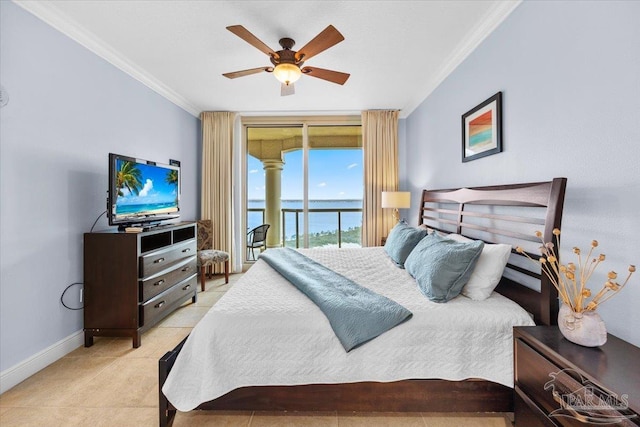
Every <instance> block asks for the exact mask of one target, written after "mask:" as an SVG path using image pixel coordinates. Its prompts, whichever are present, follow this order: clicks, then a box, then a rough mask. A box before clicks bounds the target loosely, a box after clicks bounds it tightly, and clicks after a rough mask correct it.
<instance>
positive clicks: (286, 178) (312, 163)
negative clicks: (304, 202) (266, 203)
mask: <svg viewBox="0 0 640 427" xmlns="http://www.w3.org/2000/svg"><path fill="white" fill-rule="evenodd" d="M284 161H285V165H284V169H283V171H282V199H284V200H291V199H299V200H301V199H302V195H303V193H302V191H303V189H302V182H303V181H302V178H303V176H302V172H303V171H302V150H296V151H292V152H289V153H286V154H285V157H284ZM247 172H248V182H247V196H248V198H249V199H258V200H260V199H264V185H265V183H264V169H263V167H262V163H261V162H260V160H258V159H256V158H255V157H252V156H247ZM362 173H363V171H362V150H361V149H354V150H348V149H340V150H310V151H309V199H311V200H335V199H362V188H363V184H362Z"/></svg>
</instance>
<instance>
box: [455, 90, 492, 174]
mask: <svg viewBox="0 0 640 427" xmlns="http://www.w3.org/2000/svg"><path fill="white" fill-rule="evenodd" d="M501 151H502V92H498V93H496V94H495V95H493V96H492V97H491V98H489V99H487V100H486V101H484V102H482V103H481V104H479V105H478V106H476V107H474V108H472V109H471V110H469V111H467V112H466V113H464V114H463V115H462V161H463V162H469V161H471V160H475V159H479V158H480V157H485V156H490V155H492V154H496V153H500V152H501Z"/></svg>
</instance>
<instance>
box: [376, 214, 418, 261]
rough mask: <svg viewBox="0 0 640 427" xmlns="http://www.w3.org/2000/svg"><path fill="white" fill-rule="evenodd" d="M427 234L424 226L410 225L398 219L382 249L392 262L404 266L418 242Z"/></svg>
mask: <svg viewBox="0 0 640 427" xmlns="http://www.w3.org/2000/svg"><path fill="white" fill-rule="evenodd" d="M426 235H427V230H425V229H424V228H416V227H411V226H410V225H408V224H407V223H406V222H404V221H400V222H398V223H397V224H396V226H395V227H393V228H392V229H391V231H390V232H389V236H388V237H387V241H386V242H385V244H384V250H385V251H386V252H387V255H389V256H390V257H391V259H392V260H393V262H395V263H396V265H397V266H398V267H400V268H404V262H405V260H406V259H407V257H408V256H409V254H410V253H411V251H412V250H413V248H415V246H416V245H417V244H418V242H419V241H420V240H422V239H423V238H424V236H426Z"/></svg>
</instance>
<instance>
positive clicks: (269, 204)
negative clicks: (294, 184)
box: [262, 160, 284, 248]
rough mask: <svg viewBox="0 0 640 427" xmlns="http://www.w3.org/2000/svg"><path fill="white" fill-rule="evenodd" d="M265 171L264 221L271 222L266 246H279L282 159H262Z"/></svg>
mask: <svg viewBox="0 0 640 427" xmlns="http://www.w3.org/2000/svg"><path fill="white" fill-rule="evenodd" d="M262 164H263V165H264V171H265V187H266V188H265V199H266V200H265V215H264V216H265V221H266V222H267V224H271V227H269V231H268V232H267V248H277V247H279V246H280V237H281V235H282V231H281V230H280V219H281V217H282V211H281V209H282V206H281V203H280V198H281V195H282V187H281V179H282V167H283V166H284V162H283V161H282V160H263V161H262Z"/></svg>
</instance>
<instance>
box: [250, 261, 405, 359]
mask: <svg viewBox="0 0 640 427" xmlns="http://www.w3.org/2000/svg"><path fill="white" fill-rule="evenodd" d="M260 259H262V260H264V261H265V262H267V263H268V264H269V265H270V266H271V267H272V268H273V269H274V270H276V271H277V272H278V273H280V274H281V275H282V276H284V277H285V278H286V279H287V280H288V281H289V282H291V283H292V284H293V285H295V286H296V287H297V288H298V289H299V290H300V291H302V292H303V293H304V294H305V295H306V296H307V297H308V298H309V299H311V300H312V301H313V302H314V303H315V304H316V305H317V306H318V307H319V308H320V310H322V312H323V313H324V315H325V316H327V319H329V323H330V324H331V327H332V328H333V331H334V332H335V334H336V336H337V337H338V339H339V340H340V343H341V344H342V346H343V347H344V349H345V350H346V351H347V352H349V351H351V350H353V349H354V348H356V347H358V346H360V345H362V344H364V343H365V342H367V341H369V340H372V339H373V338H375V337H377V336H378V335H380V334H382V333H383V332H386V331H388V330H389V329H391V328H393V327H395V326H397V325H399V324H401V323H402V322H404V321H406V320H409V319H410V318H411V316H412V315H413V314H412V313H411V312H410V311H409V310H407V309H406V308H404V307H403V306H401V305H400V304H398V303H396V302H395V301H392V300H390V299H389V298H387V297H384V296H382V295H379V294H377V293H375V292H373V291H371V290H369V289H367V288H364V287H362V286H360V285H358V284H357V283H355V282H353V281H352V280H350V279H348V278H346V277H344V276H342V275H340V274H338V273H336V272H335V271H333V270H331V269H329V268H327V267H325V266H323V265H322V264H319V263H317V262H315V261H313V260H312V259H310V258H308V257H306V256H304V255H302V254H301V253H300V252H297V251H295V250H293V249H289V248H277V249H269V250H268V251H265V252H263V253H261V254H260Z"/></svg>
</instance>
